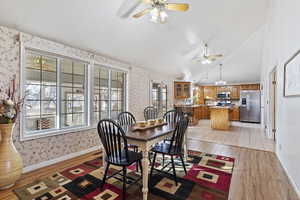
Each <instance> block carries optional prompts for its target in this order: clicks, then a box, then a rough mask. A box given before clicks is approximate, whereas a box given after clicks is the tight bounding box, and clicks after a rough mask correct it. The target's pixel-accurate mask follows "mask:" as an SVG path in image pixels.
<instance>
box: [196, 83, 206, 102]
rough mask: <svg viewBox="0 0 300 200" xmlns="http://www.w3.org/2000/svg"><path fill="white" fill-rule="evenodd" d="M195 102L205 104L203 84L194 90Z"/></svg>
mask: <svg viewBox="0 0 300 200" xmlns="http://www.w3.org/2000/svg"><path fill="white" fill-rule="evenodd" d="M194 97H195V102H194V103H195V104H205V100H204V88H203V87H202V86H200V87H197V88H196V89H195V90H194Z"/></svg>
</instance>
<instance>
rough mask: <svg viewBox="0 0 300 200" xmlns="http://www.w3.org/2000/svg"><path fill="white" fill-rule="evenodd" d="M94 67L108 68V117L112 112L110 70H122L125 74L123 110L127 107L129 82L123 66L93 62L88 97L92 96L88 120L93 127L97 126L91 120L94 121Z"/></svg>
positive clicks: (127, 71) (127, 72)
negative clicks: (89, 94) (89, 118)
mask: <svg viewBox="0 0 300 200" xmlns="http://www.w3.org/2000/svg"><path fill="white" fill-rule="evenodd" d="M96 67H100V68H103V69H106V70H108V102H109V103H108V118H111V112H112V110H111V101H112V100H111V91H112V90H111V81H112V75H111V74H112V71H117V72H122V73H124V74H125V77H124V78H125V80H124V88H123V90H124V94H123V95H124V96H123V98H124V105H123V106H124V108H123V109H124V111H126V110H127V108H128V91H129V89H128V88H129V82H128V80H129V70H126V69H123V68H118V67H113V66H111V65H108V64H103V63H99V62H95V63H94V64H93V67H92V70H91V71H92V76H91V78H90V79H91V87H90V88H91V96H90V97H92V98H90V100H91V101H90V102H91V110H90V111H91V113H90V117H91V120H90V122H91V127H94V128H96V126H97V124H93V121H94V107H93V105H94V102H93V99H94V91H95V89H94V81H95V78H94V76H93V75H94V70H95V68H96ZM100 110H101V108H100V107H99V111H100Z"/></svg>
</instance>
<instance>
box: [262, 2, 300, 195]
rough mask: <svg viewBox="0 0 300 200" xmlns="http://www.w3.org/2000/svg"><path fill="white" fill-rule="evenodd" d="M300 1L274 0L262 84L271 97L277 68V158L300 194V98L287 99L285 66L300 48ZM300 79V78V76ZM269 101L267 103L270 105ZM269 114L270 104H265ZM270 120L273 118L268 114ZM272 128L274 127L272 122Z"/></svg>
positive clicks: (265, 49)
mask: <svg viewBox="0 0 300 200" xmlns="http://www.w3.org/2000/svg"><path fill="white" fill-rule="evenodd" d="M299 8H300V1H299V0H272V1H270V10H269V14H268V19H267V24H266V27H265V37H264V38H265V39H264V50H263V60H262V61H263V63H262V64H263V68H262V73H261V74H262V75H261V78H262V83H263V84H264V88H265V90H264V93H265V97H267V96H268V85H269V84H268V83H269V80H268V77H269V73H270V72H271V71H272V69H273V68H274V66H277V83H278V84H277V113H276V114H277V134H276V137H277V152H276V153H277V155H278V157H279V159H280V161H281V163H282V165H283V167H284V168H285V169H286V172H287V174H288V176H289V177H290V179H291V181H292V182H293V184H294V186H295V187H296V189H297V192H298V194H299V188H300V170H299V169H300V145H299V144H300V143H299V141H300V117H299V116H300V97H289V98H286V97H283V78H284V73H283V72H284V71H283V70H284V63H285V62H286V61H287V60H288V59H289V58H290V57H291V56H292V55H293V54H295V53H296V52H297V51H298V50H299V49H300V12H299ZM299 78H300V77H299ZM267 100H268V99H267V98H265V100H264V103H265V104H266V102H267ZM265 108H266V109H265V113H264V114H268V105H265ZM267 120H269V116H268V115H267ZM268 127H270V124H269V123H268Z"/></svg>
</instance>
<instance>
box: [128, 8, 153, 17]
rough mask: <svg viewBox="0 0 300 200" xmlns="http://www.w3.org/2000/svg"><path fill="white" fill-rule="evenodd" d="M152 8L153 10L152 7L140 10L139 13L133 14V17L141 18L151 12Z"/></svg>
mask: <svg viewBox="0 0 300 200" xmlns="http://www.w3.org/2000/svg"><path fill="white" fill-rule="evenodd" d="M151 10H152V8H147V9H145V10H143V11H142V12H139V13H137V14H135V15H133V16H132V17H133V18H140V17H142V16H144V15H146V14H148V13H150V11H151Z"/></svg>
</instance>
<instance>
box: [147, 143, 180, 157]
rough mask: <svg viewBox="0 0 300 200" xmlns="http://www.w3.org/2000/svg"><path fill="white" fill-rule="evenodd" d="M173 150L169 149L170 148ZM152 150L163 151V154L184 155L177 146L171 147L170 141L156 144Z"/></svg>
mask: <svg viewBox="0 0 300 200" xmlns="http://www.w3.org/2000/svg"><path fill="white" fill-rule="evenodd" d="M170 148H171V150H170V151H169V149H170ZM151 151H153V152H155V153H162V154H168V155H182V154H183V152H182V151H179V150H178V148H175V147H174V146H172V147H171V144H169V143H159V144H156V145H155V146H154V147H153V148H152V149H151Z"/></svg>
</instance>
